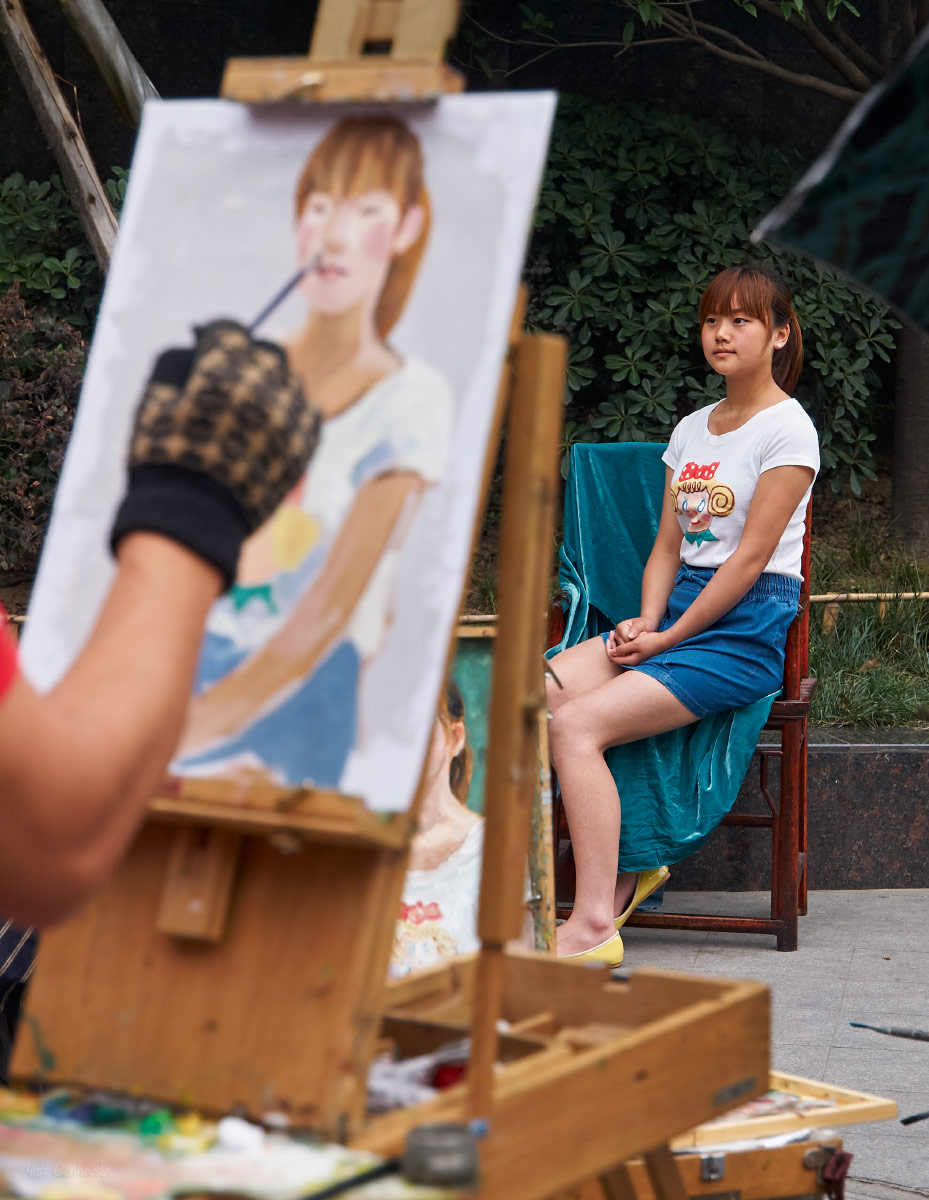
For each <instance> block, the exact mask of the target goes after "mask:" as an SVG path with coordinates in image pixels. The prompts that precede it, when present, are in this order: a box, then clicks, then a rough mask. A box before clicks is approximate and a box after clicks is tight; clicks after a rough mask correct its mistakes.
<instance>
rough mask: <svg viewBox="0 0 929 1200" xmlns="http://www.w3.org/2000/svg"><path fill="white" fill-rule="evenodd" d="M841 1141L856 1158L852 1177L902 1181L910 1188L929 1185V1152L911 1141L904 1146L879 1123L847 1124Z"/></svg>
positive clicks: (899, 1182)
mask: <svg viewBox="0 0 929 1200" xmlns="http://www.w3.org/2000/svg"><path fill="white" fill-rule="evenodd" d="M841 1132H842V1140H843V1143H844V1145H845V1148H846V1149H847V1150H850V1151H851V1152H852V1155H853V1156H854V1157H853V1160H852V1166H851V1171H850V1174H851V1176H852V1178H853V1179H867V1180H875V1181H880V1182H882V1183H894V1184H899V1185H901V1186H903V1187H907V1188H922V1189H927V1188H929V1153H927V1152H926V1146H925V1143H923V1146H922V1148H921V1147H920V1146H918V1145H916V1144H913V1143H911V1144H910V1145H909V1146H906V1145H902V1144H901V1143H900V1140H899V1139H898V1138H896V1137H888V1136H887V1135H886V1134H885V1133H883V1131H882V1128H881V1126H880V1125H873V1126H872V1125H855V1126H848V1127H846V1128H845V1129H843V1130H842V1131H841Z"/></svg>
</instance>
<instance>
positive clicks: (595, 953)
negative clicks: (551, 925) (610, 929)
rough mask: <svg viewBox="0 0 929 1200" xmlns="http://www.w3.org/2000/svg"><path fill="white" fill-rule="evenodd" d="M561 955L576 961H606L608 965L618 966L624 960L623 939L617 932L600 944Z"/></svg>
mask: <svg viewBox="0 0 929 1200" xmlns="http://www.w3.org/2000/svg"><path fill="white" fill-rule="evenodd" d="M560 957H561V958H571V959H573V960H574V961H575V962H590V963H605V964H606V965H607V966H608V967H618V966H619V965H620V964H621V963H622V961H623V939H622V938H621V937H620V936H619V933H618V932H617V933H614V934H613V936H612V937H608V938H607V939H606V941H605V942H601V943H600V944H599V946H591V948H590V949H589V950H579V951H578V953H577V954H562V955H561V956H560Z"/></svg>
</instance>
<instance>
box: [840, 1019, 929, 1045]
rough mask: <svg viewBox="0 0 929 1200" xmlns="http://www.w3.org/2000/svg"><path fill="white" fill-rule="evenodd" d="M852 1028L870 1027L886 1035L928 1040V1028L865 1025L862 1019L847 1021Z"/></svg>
mask: <svg viewBox="0 0 929 1200" xmlns="http://www.w3.org/2000/svg"><path fill="white" fill-rule="evenodd" d="M849 1025H851V1027H852V1028H853V1029H871V1030H873V1032H874V1033H884V1034H886V1035H887V1036H888V1037H898V1038H910V1039H911V1040H912V1041H914V1042H929V1030H926V1029H902V1028H901V1027H900V1026H899V1025H866V1024H865V1023H864V1022H863V1021H849Z"/></svg>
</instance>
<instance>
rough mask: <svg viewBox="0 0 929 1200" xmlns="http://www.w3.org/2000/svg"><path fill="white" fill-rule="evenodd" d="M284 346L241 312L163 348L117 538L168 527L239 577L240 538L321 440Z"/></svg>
mask: <svg viewBox="0 0 929 1200" xmlns="http://www.w3.org/2000/svg"><path fill="white" fill-rule="evenodd" d="M319 424H320V420H319V414H318V413H317V412H316V411H315V410H314V409H312V408H311V407H310V405H309V404H308V402H307V400H306V398H305V397H304V395H303V391H302V389H301V387H300V384H299V383H298V382H297V380H296V379H295V378H294V376H293V375H292V374H291V372H290V371H289V369H288V366H287V358H286V356H285V354H284V351H283V350H281V348H280V347H279V346H275V345H274V344H272V343H270V342H256V341H254V340H253V339H252V338H251V337H250V336H249V334H248V332H247V330H246V329H245V328H244V327H243V326H241V325H239V324H237V323H236V322H234V321H213V322H211V323H210V324H209V325H206V326H204V327H203V328H202V329H199V330H198V331H197V343H196V347H195V348H194V349H193V350H181V349H172V350H166V351H164V353H162V354H161V355H159V357H158V360H157V362H156V363H155V368H154V370H153V371H152V374H151V377H150V378H149V381H148V383H147V385H146V387H145V391H144V393H143V395H142V399H141V401H140V403H139V408H138V411H137V413H136V420H135V427H134V429H133V432H132V438H131V441H130V446H129V486H128V489H127V491H126V496H125V498H124V500H123V502H122V504H121V506H120V508H119V511H118V513H117V516H116V521H115V523H114V526H113V533H112V537H111V544H112V547H113V549H114V551H115V549H116V547H117V546H118V544H119V541H120V539H121V538H122V537H124V536H125V535H126V534H127V533H130V532H132V531H133V530H139V529H145V530H149V531H152V532H155V533H162V534H164V535H165V536H167V537H172V538H174V539H175V540H176V541H179V542H181V543H182V544H184V545H186V546H187V547H189V548H190V549H191V550H193V551H194V552H195V553H197V554H200V555H201V556H202V557H203V558H205V559H207V560H208V561H209V562H211V563H212V564H213V565H214V566H216V567H217V568H218V569H219V570H220V572H221V573H222V575H223V577H224V579H225V581H226V586H227V587H228V586H229V585H230V584H231V583H232V581H233V579H234V578H235V571H236V565H237V562H238V555H239V549H240V547H241V544H242V542H243V540H244V539H245V538H246V537H247V536H248V535H249V534H250V533H252V532H253V531H254V530H255V529H257V528H258V526H259V525H261V524H263V522H264V521H265V520H266V519H267V518H268V517H269V516H270V515H271V513H272V512H273V511H274V509H275V508H277V506H278V504H280V502H281V501H282V500H283V498H284V496H286V494H287V493H288V492H289V491H290V489H291V488H292V487H293V486H294V485H295V484H296V483H297V482H298V480H299V479H300V477H301V475H302V474H303V472H304V471H305V469H306V466H307V463H308V462H309V459H310V456H311V455H312V453H313V451H314V450H315V448H316V443H317V441H318V439H319Z"/></svg>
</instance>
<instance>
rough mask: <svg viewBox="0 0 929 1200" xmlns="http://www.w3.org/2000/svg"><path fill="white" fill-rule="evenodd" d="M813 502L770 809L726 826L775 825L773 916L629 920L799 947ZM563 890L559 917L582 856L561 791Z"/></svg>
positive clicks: (765, 789) (767, 754) (767, 763)
mask: <svg viewBox="0 0 929 1200" xmlns="http://www.w3.org/2000/svg"><path fill="white" fill-rule="evenodd" d="M811 508H812V505H810V506H808V507H807V512H806V528H805V531H804V537H803V557H802V566H801V570H802V575H803V578H802V581H801V584H800V603H799V606H798V611H797V616H796V617H795V618H794V621H793V623H792V624H791V626H790V629H789V631H788V634H787V653H786V659H785V668H784V687H783V691H782V693H781V696H780V697H779V698H778V699H777V700H775V701H774V704H773V705H772V708H771V715H770V717H769V719H768V722H767V724H766V725H765V729H766V730H773V731H776V732H777V733H779V734H780V741H779V743H778V742H771V743H767V742H765V743H761V744H760V745H759V746H758V748H757V750H756V754H757V755H758V757H759V760H760V761H759V791H760V794H761V797H762V799H763V801H764V806H765V808H766V810H767V811H763V812H760V813H754V812H753V813H741V812H731V813H729V814H728V815H727V816H726V817H724V818H723V821H722V824H723V825H737V826H741V827H743V828H749V829H769V830H770V831H771V915H770V917H730V916H719V915H710V914H708V913H707V914H703V913H670V912H669V913H666V912H641V911H640V912H636V913H634V914H633V915H632V917H630V919H629V922H628V924H629V925H645V926H651V927H652V928H657V929H702V930H710V931H713V932H716V933H766V934H774V935H775V936H776V938H777V948H778V950H796V949H797V927H798V917H799V916H801V915H805V914H806V911H807V723H808V717H809V711H810V702H811V701H812V698H813V693H814V692H815V690H816V679H815V678H811V677H810V674H809V598H810V584H809V579H810V528H811ZM563 620H564V614H563V612H562V610H561V607H560V605H558V604H557V603H556V604H554V605H553V606H552V612H551V615H550V623H549V637H550V642H549V644H550V645H556V644H557V643H558V642H559V641H560V640H561V636H562V630H563ZM774 770H777V771H778V774H779V785H780V786H779V789H778V796H777V797H776V798H775V796H774V795H773V794H772V790H771V787H770V782H771V779H772V771H774ZM554 823H555V828H554V845H555V859H556V865H555V894H556V904H557V913H558V916H559V917H562V916H567V915H568V914H569V913H570V910H571V904H570V902H571V900H573V893H574V860H573V857H572V855H571V854H570V835H569V833H568V827H567V820H566V818H565V815H564V809H563V806H562V804H561V799H560V797H559V798H558V799H557V800H556V803H555V806H554Z"/></svg>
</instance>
